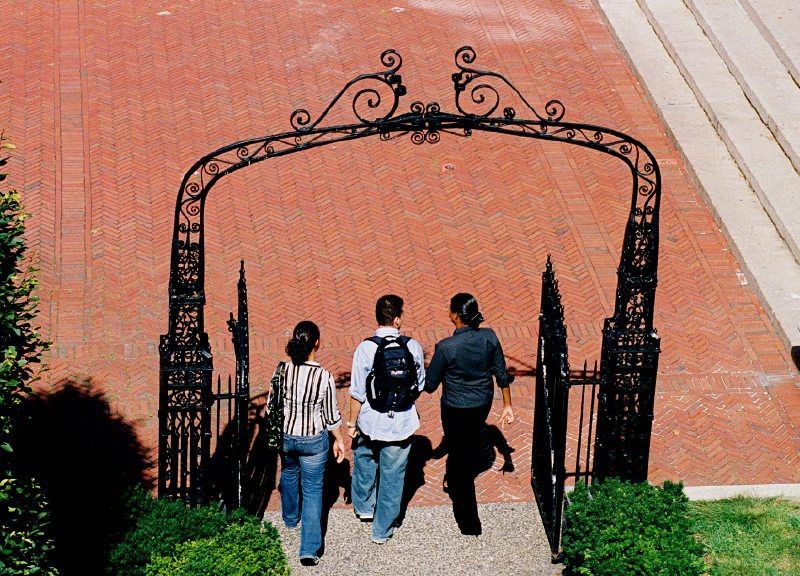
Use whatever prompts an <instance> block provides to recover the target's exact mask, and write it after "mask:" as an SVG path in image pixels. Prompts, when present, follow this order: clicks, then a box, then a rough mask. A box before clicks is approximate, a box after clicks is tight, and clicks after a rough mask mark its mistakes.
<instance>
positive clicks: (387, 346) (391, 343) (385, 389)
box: [367, 336, 419, 418]
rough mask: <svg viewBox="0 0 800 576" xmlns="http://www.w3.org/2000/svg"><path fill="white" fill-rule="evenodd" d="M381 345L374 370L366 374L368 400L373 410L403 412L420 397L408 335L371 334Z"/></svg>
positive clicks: (373, 363) (390, 412)
mask: <svg viewBox="0 0 800 576" xmlns="http://www.w3.org/2000/svg"><path fill="white" fill-rule="evenodd" d="M368 340H370V341H371V342H375V344H377V345H378V349H377V350H376V351H375V360H373V362H372V370H370V372H369V375H368V376H367V401H368V402H369V405H370V406H371V407H372V409H373V410H375V411H377V412H383V413H386V412H388V413H389V417H390V418H393V417H394V413H395V412H404V411H406V410H408V409H409V408H411V407H412V406H413V405H414V400H416V399H417V397H419V387H418V384H417V365H416V364H415V363H414V357H413V356H412V355H411V351H410V350H409V349H408V341H409V340H411V338H409V337H408V336H397V337H395V336H389V337H388V338H381V337H379V336H373V337H372V338H368Z"/></svg>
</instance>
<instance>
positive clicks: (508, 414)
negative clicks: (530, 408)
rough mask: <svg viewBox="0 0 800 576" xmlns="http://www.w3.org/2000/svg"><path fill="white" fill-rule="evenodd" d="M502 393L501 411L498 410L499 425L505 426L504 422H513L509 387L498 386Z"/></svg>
mask: <svg viewBox="0 0 800 576" xmlns="http://www.w3.org/2000/svg"><path fill="white" fill-rule="evenodd" d="M500 390H501V391H502V393H503V411H502V412H500V427H501V428H505V427H506V424H511V423H512V422H514V410H513V409H512V408H511V387H510V386H505V387H503V388H500Z"/></svg>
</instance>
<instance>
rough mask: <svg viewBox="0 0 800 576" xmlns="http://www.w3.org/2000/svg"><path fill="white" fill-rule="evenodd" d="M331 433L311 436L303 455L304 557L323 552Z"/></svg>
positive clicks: (302, 529)
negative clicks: (324, 509)
mask: <svg viewBox="0 0 800 576" xmlns="http://www.w3.org/2000/svg"><path fill="white" fill-rule="evenodd" d="M328 443H329V440H328V433H327V432H323V433H322V434H320V435H319V436H312V437H309V441H308V442H306V443H305V444H306V446H305V447H304V448H305V449H304V450H303V452H304V453H303V454H301V455H300V483H301V486H302V489H303V510H302V521H301V523H300V558H316V557H318V556H319V555H320V554H321V553H322V525H321V520H322V484H323V480H324V479H325V464H326V463H327V461H328Z"/></svg>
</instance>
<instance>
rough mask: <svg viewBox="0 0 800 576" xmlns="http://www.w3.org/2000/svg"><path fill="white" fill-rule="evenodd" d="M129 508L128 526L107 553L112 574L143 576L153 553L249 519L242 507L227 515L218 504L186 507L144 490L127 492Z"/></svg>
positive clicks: (165, 551)
mask: <svg viewBox="0 0 800 576" xmlns="http://www.w3.org/2000/svg"><path fill="white" fill-rule="evenodd" d="M128 509H129V521H130V524H131V529H130V530H129V531H128V532H127V533H126V534H125V535H124V536H123V537H122V539H121V540H120V542H119V543H117V544H116V545H115V546H114V547H113V548H112V549H111V554H110V555H109V566H108V568H107V570H106V573H107V574H111V575H114V576H143V575H144V573H145V567H146V566H147V564H148V563H149V562H150V559H151V558H152V557H155V556H168V555H170V554H172V552H173V551H174V550H175V548H176V546H178V545H179V544H182V543H184V542H188V541H191V540H199V539H204V538H210V537H212V536H216V535H218V534H221V533H222V532H224V531H225V529H226V527H227V526H228V525H230V524H237V523H242V522H245V521H249V519H248V517H247V515H246V513H245V512H244V511H242V510H235V511H233V512H231V513H230V514H227V515H226V514H225V512H224V511H222V510H220V509H219V507H217V506H201V507H198V508H189V507H188V506H186V504H184V503H183V502H180V501H171V500H155V499H153V498H152V497H151V496H150V495H149V494H147V493H145V492H144V491H143V490H134V491H132V492H131V493H130V495H129V496H128Z"/></svg>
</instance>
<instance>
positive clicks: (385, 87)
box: [158, 46, 661, 503]
mask: <svg viewBox="0 0 800 576" xmlns="http://www.w3.org/2000/svg"><path fill="white" fill-rule="evenodd" d="M380 59H381V64H382V65H383V66H384V69H383V70H381V71H379V72H374V73H368V74H361V75H359V76H357V77H355V78H353V79H352V80H350V81H349V82H348V83H347V84H345V86H344V87H343V88H342V89H341V90H340V91H339V93H338V94H337V95H336V96H335V97H334V98H333V100H332V101H331V102H330V103H329V104H328V106H327V107H326V108H325V110H324V111H323V112H322V113H321V114H320V115H319V116H318V117H317V118H315V119H314V118H312V116H311V114H310V113H309V112H308V111H307V110H304V109H299V110H295V111H294V112H293V113H292V114H291V117H290V123H291V126H292V130H290V131H286V132H282V133H278V134H273V135H267V136H263V137H259V138H253V139H250V140H243V141H240V142H235V143H232V144H229V145H227V146H224V147H222V148H219V149H217V150H215V151H214V152H211V153H209V154H207V155H205V156H203V157H202V158H200V159H199V160H198V161H197V162H195V164H194V165H193V166H192V167H191V168H190V169H189V170H188V171H187V172H186V174H185V176H184V178H183V181H182V183H181V186H180V190H179V193H178V198H177V202H176V206H175V217H174V223H173V237H172V255H171V261H170V278H169V326H168V332H167V334H164V335H162V336H161V340H160V346H159V350H160V396H159V480H158V486H159V495H160V496H170V497H181V498H183V499H185V500H187V501H189V502H191V503H202V502H204V500H205V496H204V493H203V486H204V477H203V474H204V470H205V465H206V463H207V462H208V459H209V453H210V441H211V422H210V406H211V402H212V399H211V386H212V372H213V362H212V353H211V349H210V345H209V341H208V335H207V333H206V332H205V326H204V316H203V310H204V306H205V289H204V277H205V253H204V238H203V226H204V209H205V201H206V198H207V196H208V193H209V191H210V190H211V188H213V186H214V185H215V184H216V183H217V182H218V181H219V180H220V179H221V178H223V177H224V176H226V175H228V174H231V173H233V172H235V171H237V170H241V169H242V168H245V167H247V166H250V165H251V164H255V163H258V162H263V161H265V160H269V159H272V158H277V157H280V156H285V155H288V154H294V153H297V152H301V151H304V150H311V149H313V148H317V147H320V146H325V145H328V144H333V143H336V142H343V141H349V140H356V139H361V138H367V137H378V138H380V139H381V140H392V139H396V138H399V137H402V136H409V137H410V140H411V142H412V143H414V144H417V145H422V144H426V143H427V144H435V143H437V142H438V141H439V140H440V138H441V136H442V134H451V135H456V136H461V137H469V136H471V135H472V134H473V133H475V132H491V133H498V134H506V135H510V136H517V137H523V138H530V139H537V140H546V141H553V142H561V143H566V144H572V145H576V146H581V147H585V148H590V149H593V150H597V151H600V152H603V153H605V154H607V155H609V156H612V157H614V158H616V159H618V160H620V161H622V162H623V163H624V164H625V165H626V166H627V167H628V168H629V170H630V173H631V177H632V185H631V189H630V193H631V206H630V211H629V214H628V219H627V224H626V227H625V232H624V238H623V247H622V254H621V256H620V263H619V267H618V283H617V290H616V301H615V306H614V312H613V315H612V316H611V317H610V318H607V319H606V320H605V323H604V328H603V344H602V353H601V373H602V376H601V378H602V385H601V396H600V417H599V420H598V430H597V450H596V458H595V467H596V470H597V472H598V474H599V475H600V476H607V475H614V476H622V477H625V478H629V479H633V480H643V479H644V478H646V475H647V456H648V453H649V439H650V430H651V423H652V406H653V397H654V391H655V373H656V371H655V368H656V366H657V359H658V353H659V351H660V350H659V339H658V335H657V333H656V331H655V330H654V329H653V308H654V302H655V291H656V284H657V266H658V215H659V205H660V197H661V176H660V171H659V168H658V164H657V162H656V160H655V158H654V157H653V155H652V154H651V153H650V151H649V150H648V149H647V147H646V146H644V144H642V143H641V142H639V141H638V140H636V139H634V138H632V137H631V136H629V135H627V134H624V133H622V132H620V131H617V130H614V129H610V128H605V127H602V126H594V125H591V124H581V123H574V122H565V121H563V117H564V115H565V108H564V106H563V104H562V103H561V102H560V101H558V100H551V101H549V102H547V103H546V105H545V106H544V111H543V113H540V112H538V111H537V110H536V109H535V108H534V107H533V106H531V105H530V104H529V103H528V101H527V100H526V99H525V97H524V96H523V95H522V94H521V93H520V92H519V90H517V88H516V87H515V86H514V85H513V84H512V83H511V82H510V81H509V80H508V79H506V78H505V77H504V76H503V75H501V74H499V73H496V72H492V71H488V70H480V69H477V68H474V67H472V64H473V63H474V61H475V59H476V53H475V51H474V50H473V49H472V48H471V47H469V46H464V47H462V48H460V49H458V50H457V51H456V52H455V64H456V68H457V71H456V72H455V73H454V74H453V75H452V80H453V89H454V104H455V108H456V112H446V111H443V110H442V108H441V107H440V105H439V104H438V103H436V102H433V103H429V104H427V105H425V104H423V103H421V102H418V101H415V102H413V103H412V104H411V105H410V109H409V112H405V113H400V114H399V113H398V109H399V105H400V100H401V98H402V97H403V96H405V94H406V88H405V86H404V85H403V83H402V77H401V76H400V74H399V70H400V68H401V66H402V58H401V57H400V55H399V54H398V53H397V52H396V51H394V50H387V51H385V52H383V54H381V58H380ZM506 94H510V95H511V97H516V98H517V99H518V100H519V101H521V102H522V105H523V110H525V112H530V113H531V114H532V117H530V118H527V119H526V118H521V117H518V115H517V110H516V109H515V108H513V107H512V106H509V105H504V104H505V102H504V100H503V98H504V96H506ZM348 95H351V96H349V100H348V98H347V97H348ZM348 103H349V105H350V109H351V110H350V112H351V113H352V116H353V121H352V122H350V123H347V124H337V125H330V124H328V123H326V120H327V119H328V117H329V115H330V113H331V112H332V111H334V110H337V111H338V110H340V109H341V108H342V107H344V106H346V105H347V104H348ZM604 406H605V414H606V416H605V417H604V416H603V413H604ZM181 434H182V435H183V436H184V437H187V438H189V441H188V445H186V443H185V442H184V445H182V446H180V447H178V446H176V445H175V444H176V442H178V438H179V436H180V435H181ZM643 448H644V449H643Z"/></svg>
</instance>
